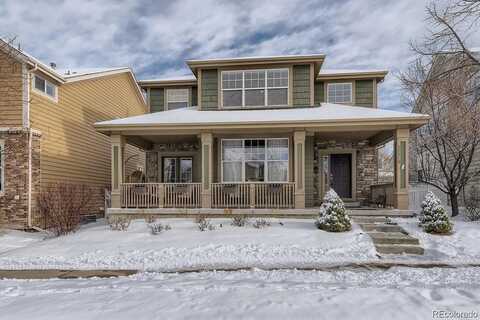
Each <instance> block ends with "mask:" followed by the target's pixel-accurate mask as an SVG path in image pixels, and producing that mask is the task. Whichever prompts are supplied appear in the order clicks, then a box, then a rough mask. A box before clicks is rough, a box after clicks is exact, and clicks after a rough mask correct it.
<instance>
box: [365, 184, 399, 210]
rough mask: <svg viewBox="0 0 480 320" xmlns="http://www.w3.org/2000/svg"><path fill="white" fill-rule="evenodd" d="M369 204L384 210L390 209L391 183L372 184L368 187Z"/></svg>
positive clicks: (391, 202)
mask: <svg viewBox="0 0 480 320" xmlns="http://www.w3.org/2000/svg"><path fill="white" fill-rule="evenodd" d="M370 192H371V200H370V201H371V202H372V203H373V204H376V205H380V206H383V207H385V208H391V207H393V206H394V203H393V183H382V184H374V185H371V186H370Z"/></svg>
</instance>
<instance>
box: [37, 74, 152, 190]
mask: <svg viewBox="0 0 480 320" xmlns="http://www.w3.org/2000/svg"><path fill="white" fill-rule="evenodd" d="M58 93H59V95H58V103H55V102H54V101H52V100H50V99H48V98H46V97H44V96H41V95H39V94H36V93H35V91H34V90H32V95H31V124H32V127H33V128H34V129H37V130H40V131H41V132H42V140H41V184H42V185H44V184H47V183H53V182H58V181H68V182H75V183H87V184H90V185H92V186H99V187H100V186H109V185H110V153H111V152H110V148H111V144H110V138H109V137H107V136H105V135H103V134H100V133H98V132H96V131H95V129H94V127H93V123H95V122H97V121H102V120H109V119H114V118H123V117H128V116H133V115H138V114H142V113H144V112H145V111H146V110H145V106H144V104H143V103H142V102H141V100H140V97H139V96H138V95H137V94H136V88H135V86H134V83H133V80H132V79H131V78H130V76H129V75H128V74H126V73H122V74H119V75H113V76H108V77H101V78H96V79H93V80H85V81H79V82H75V83H70V84H65V85H62V86H60V87H59V88H58ZM132 152H133V149H132V147H126V150H125V153H126V154H127V155H131V154H132ZM143 159H144V158H143V157H142V156H140V157H138V161H139V163H136V162H134V161H132V162H131V163H129V164H127V166H126V171H131V170H132V168H133V167H135V168H136V166H137V165H142V163H141V162H142V161H144V160H143Z"/></svg>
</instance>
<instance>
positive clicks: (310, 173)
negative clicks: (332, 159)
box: [305, 136, 316, 207]
mask: <svg viewBox="0 0 480 320" xmlns="http://www.w3.org/2000/svg"><path fill="white" fill-rule="evenodd" d="M314 177H315V173H314V137H313V136H307V137H306V138H305V206H306V207H313V206H314V204H315V198H316V194H315V185H314Z"/></svg>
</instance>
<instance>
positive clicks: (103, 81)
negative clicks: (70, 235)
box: [0, 39, 147, 229]
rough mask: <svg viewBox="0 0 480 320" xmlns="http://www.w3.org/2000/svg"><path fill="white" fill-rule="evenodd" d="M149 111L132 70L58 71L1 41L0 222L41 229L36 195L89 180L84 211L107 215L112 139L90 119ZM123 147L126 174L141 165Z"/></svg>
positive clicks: (141, 161)
mask: <svg viewBox="0 0 480 320" xmlns="http://www.w3.org/2000/svg"><path fill="white" fill-rule="evenodd" d="M146 111H147V105H146V102H145V100H144V97H143V94H142V91H141V89H140V87H139V86H138V85H137V82H136V79H135V77H134V74H133V73H132V71H131V69H130V68H98V69H82V70H76V69H70V70H59V69H56V68H55V66H54V65H53V64H52V65H46V64H44V63H42V62H41V61H39V60H38V59H36V58H34V57H32V56H31V55H29V54H27V53H26V52H24V51H21V50H18V48H15V47H13V46H12V45H11V44H10V43H8V42H5V41H3V40H1V39H0V226H7V227H11V228H19V229H24V228H31V227H33V226H41V227H42V226H43V225H44V223H43V221H42V218H41V217H40V216H39V215H38V210H37V206H36V203H37V196H38V194H39V192H41V191H42V190H47V188H49V186H51V185H53V184H56V183H71V184H82V185H88V186H89V187H90V189H91V190H93V191H92V192H93V194H92V201H91V202H90V207H89V208H86V210H87V211H86V212H84V213H103V211H104V206H105V205H104V193H105V188H109V187H110V181H111V176H110V174H111V170H110V164H111V161H110V139H109V138H108V137H106V136H105V135H103V134H100V133H98V132H97V131H96V130H95V128H94V127H93V123H95V122H97V121H101V120H107V119H112V118H119V117H128V116H133V115H139V114H144V113H145V112H146ZM124 153H125V155H126V157H128V158H130V159H131V160H130V161H128V162H127V163H126V164H125V173H126V174H130V172H131V171H133V170H136V169H137V168H139V167H143V165H144V158H142V155H143V153H141V152H139V150H138V148H137V147H133V146H129V145H127V146H126V148H125V150H124ZM135 154H138V156H134V155H135Z"/></svg>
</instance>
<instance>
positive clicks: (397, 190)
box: [393, 129, 410, 210]
mask: <svg viewBox="0 0 480 320" xmlns="http://www.w3.org/2000/svg"><path fill="white" fill-rule="evenodd" d="M409 136H410V130H409V129H396V130H395V138H394V139H395V140H394V141H395V150H394V154H395V182H394V191H393V198H394V199H393V200H394V205H395V208H397V209H402V210H408V138H409Z"/></svg>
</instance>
